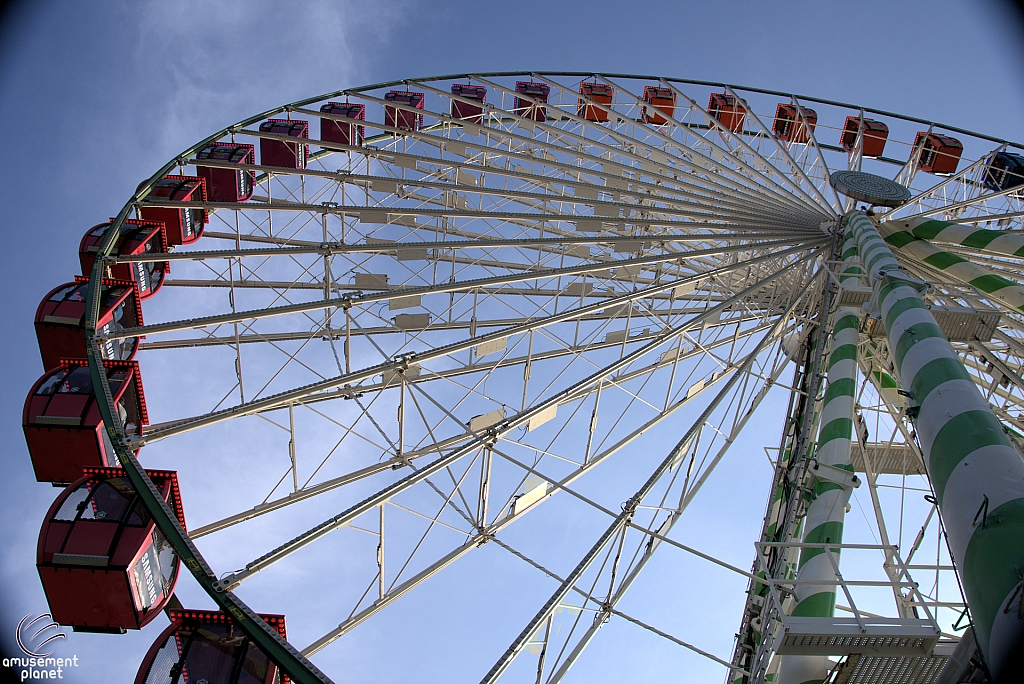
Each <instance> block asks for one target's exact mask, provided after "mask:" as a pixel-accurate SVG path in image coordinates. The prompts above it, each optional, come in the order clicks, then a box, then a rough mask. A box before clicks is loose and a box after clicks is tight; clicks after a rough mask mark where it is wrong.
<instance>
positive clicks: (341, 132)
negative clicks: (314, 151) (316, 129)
mask: <svg viewBox="0 0 1024 684" xmlns="http://www.w3.org/2000/svg"><path fill="white" fill-rule="evenodd" d="M320 111H321V112H323V113H324V114H331V115H333V116H344V117H346V118H349V119H357V120H359V121H366V105H362V104H348V103H347V102H328V103H327V104H325V105H323V106H322V107H320ZM320 139H321V140H325V141H327V142H333V143H338V144H340V145H356V146H359V145H362V144H363V127H362V126H361V125H359V124H355V123H351V122H347V121H335V120H333V119H327V118H324V117H320Z"/></svg>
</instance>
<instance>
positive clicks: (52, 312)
mask: <svg viewBox="0 0 1024 684" xmlns="http://www.w3.org/2000/svg"><path fill="white" fill-rule="evenodd" d="M101 285H102V289H101V294H100V315H99V319H98V321H97V323H98V327H97V331H98V334H100V335H104V334H109V333H111V332H115V331H118V330H122V329H124V328H134V327H136V326H139V325H142V305H141V304H140V303H139V289H138V285H137V284H136V283H135V282H134V281H130V280H104V281H102V284H101ZM88 287H89V280H88V278H83V277H81V276H79V277H76V278H75V282H73V283H65V284H63V285H61V286H60V287H56V288H54V289H53V290H51V291H50V293H49V294H47V295H46V296H45V297H43V301H41V302H40V303H39V307H38V308H37V309H36V321H35V326H36V339H37V340H38V341H39V355H40V356H42V357H43V368H45V369H50V368H56V367H57V366H58V365H60V360H61V359H64V358H70V359H75V358H82V357H84V356H85V355H86V351H85V313H86V311H85V292H86V289H87V288H88ZM138 347H139V339H138V338H137V337H129V338H124V339H117V340H107V341H105V342H103V343H102V344H100V353H101V354H102V355H103V358H105V359H110V360H112V361H127V360H128V359H131V358H132V357H134V356H135V351H136V350H137V349H138Z"/></svg>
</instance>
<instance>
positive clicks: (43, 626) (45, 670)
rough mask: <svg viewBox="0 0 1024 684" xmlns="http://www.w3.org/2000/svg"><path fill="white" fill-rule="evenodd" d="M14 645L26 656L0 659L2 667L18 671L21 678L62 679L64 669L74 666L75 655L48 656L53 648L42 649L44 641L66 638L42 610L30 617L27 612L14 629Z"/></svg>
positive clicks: (76, 661) (76, 658) (48, 642)
mask: <svg viewBox="0 0 1024 684" xmlns="http://www.w3.org/2000/svg"><path fill="white" fill-rule="evenodd" d="M15 639H16V640H17V641H18V648H20V649H21V650H22V652H23V653H24V654H25V655H26V656H27V657H25V658H20V657H19V658H4V659H3V666H4V667H9V668H12V669H18V670H20V671H21V681H23V682H24V681H28V680H38V679H64V670H65V669H66V668H69V667H78V656H77V655H75V656H72V657H70V658H52V657H50V654H51V653H53V651H47V650H44V649H45V648H46V647H47V645H48V644H50V642H52V641H56V640H58V639H67V635H66V634H64V633H63V632H61V631H60V626H59V625H58V624H57V623H56V622H54V621H53V616H51V615H50V614H49V613H43V614H42V615H38V616H36V617H32V614H31V613H29V614H28V615H26V616H25V617H23V618H22V619H21V622H19V623H18V629H17V631H16V632H15Z"/></svg>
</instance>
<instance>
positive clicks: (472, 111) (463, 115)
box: [452, 83, 487, 123]
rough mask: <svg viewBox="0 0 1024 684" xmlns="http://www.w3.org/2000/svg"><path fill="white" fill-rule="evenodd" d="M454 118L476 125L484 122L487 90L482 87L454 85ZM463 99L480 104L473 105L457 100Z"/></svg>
mask: <svg viewBox="0 0 1024 684" xmlns="http://www.w3.org/2000/svg"><path fill="white" fill-rule="evenodd" d="M452 96H453V97H452V118H455V119H466V120H468V121H473V122H475V123H480V122H481V121H483V120H484V102H486V101H487V88H485V87H484V86H482V85H466V84H463V83H453V84H452ZM456 97H461V98H464V99H466V100H472V101H473V102H479V103H480V104H471V103H469V102H461V101H459V100H456V99H455V98H456Z"/></svg>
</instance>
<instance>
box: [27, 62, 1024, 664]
mask: <svg viewBox="0 0 1024 684" xmlns="http://www.w3.org/2000/svg"><path fill="white" fill-rule="evenodd" d="M1022 204H1024V147H1022V146H1021V145H1020V144H1018V143H1013V142H1008V141H1003V140H998V139H995V138H992V137H989V136H985V135H982V134H979V133H973V132H970V131H966V130H963V129H958V128H955V127H951V126H946V125H942V124H938V123H933V122H929V121H924V120H920V119H915V118H912V117H906V116H899V115H896V114H892V113H888V112H882V111H877V110H872V109H870V108H867V107H859V106H854V105H849V104H844V103H838V102H831V101H826V100H821V99H815V98H809V97H803V96H794V95H790V94H784V93H779V92H773V91H768V90H763V89H755V88H746V87H739V86H730V85H725V84H718V83H707V82H696V81H688V80H683V79H673V78H662V77H655V76H638V75H608V74H582V73H522V74H516V73H497V74H469V75H458V76H444V77H438V78H424V79H415V80H407V81H400V82H394V83H386V84H379V85H374V86H367V87H363V88H353V89H348V90H344V91H339V92H336V93H331V94H328V95H323V96H318V97H315V98H311V99H308V100H303V101H300V102H297V103H294V104H290V105H286V106H283V107H280V108H277V109H274V110H271V111H269V112H266V113H263V114H261V115H259V116H255V117H253V118H251V119H247V120H245V121H242V122H240V123H238V124H236V125H234V126H231V127H229V128H227V129H225V130H223V131H219V132H218V133H216V134H215V135H212V136H210V137H209V138H207V139H205V140H203V141H201V142H199V143H198V144H196V145H195V146H193V147H191V148H189V149H188V150H186V151H184V152H183V153H182V154H181V155H179V156H178V157H176V158H175V159H172V160H170V161H169V162H168V163H167V164H166V165H165V166H164V167H163V168H161V169H160V170H159V171H158V172H157V173H156V174H154V175H153V176H152V177H151V178H150V179H148V180H146V181H144V182H143V183H142V184H141V185H140V186H139V189H138V191H137V192H136V194H135V195H134V196H133V197H132V198H130V199H129V201H128V202H127V204H125V206H124V207H123V208H122V209H121V210H120V212H119V213H118V214H117V216H116V217H115V218H113V219H111V220H110V221H108V222H106V223H102V224H100V225H98V226H96V227H94V228H90V229H89V230H88V231H87V232H86V234H85V237H84V238H83V240H82V243H81V245H80V246H79V249H80V254H81V257H82V274H81V275H80V276H78V277H77V278H74V277H69V282H68V283H67V284H65V285H62V286H59V287H57V288H56V289H55V290H53V291H52V292H51V293H50V294H49V295H47V297H46V298H45V299H44V301H43V302H42V303H41V304H40V308H39V312H38V313H37V317H36V328H37V333H38V336H39V341H40V349H41V352H42V357H43V361H44V366H45V373H44V375H43V376H42V377H41V378H40V380H39V382H37V383H36V385H35V387H33V388H32V390H31V391H30V393H29V397H28V399H27V400H26V407H25V414H24V423H25V433H26V439H27V441H28V443H29V449H30V452H31V456H32V459H33V465H34V467H35V471H36V474H37V478H38V479H39V480H40V481H46V482H53V483H61V484H66V485H68V486H67V488H66V489H65V490H64V491H63V493H62V494H60V495H59V496H58V498H57V500H56V501H55V502H54V505H53V507H52V508H51V509H50V512H49V513H48V515H47V520H46V521H45V522H44V525H43V530H42V532H41V533H40V543H39V558H38V561H39V572H40V576H41V578H42V581H43V586H44V589H45V591H46V594H47V598H48V601H49V602H50V608H51V612H52V613H53V615H54V619H55V620H56V621H57V622H60V623H61V624H67V625H71V626H74V627H75V629H80V630H84V631H107V632H123V631H124V630H125V629H137V628H142V627H144V626H145V625H146V624H147V623H149V622H150V621H152V620H154V619H155V618H156V617H157V616H158V615H160V614H161V612H163V611H166V612H167V614H168V615H169V616H170V618H171V625H170V626H169V627H167V628H166V630H165V631H164V633H163V634H161V635H160V637H159V638H157V640H156V643H154V645H153V647H152V649H151V650H150V652H149V653H148V654H139V657H140V660H141V661H143V662H142V669H141V671H140V674H139V679H138V680H137V681H139V682H145V683H146V684H150V683H154V684H155V683H157V682H160V683H165V682H179V681H180V682H194V681H202V680H204V679H205V680H206V681H209V682H211V683H212V682H214V681H217V682H220V681H223V682H232V683H233V682H243V681H246V682H247V681H253V682H256V681H259V682H273V681H281V680H282V678H284V677H288V678H290V679H291V680H293V681H298V682H304V683H305V682H317V681H330V680H331V678H333V679H334V681H339V680H341V679H348V678H353V677H351V676H350V675H351V673H353V672H357V673H358V672H370V671H372V670H375V669H376V670H378V671H385V672H389V673H390V672H392V671H394V672H397V671H398V670H391V669H389V668H399V667H401V664H399V663H397V662H395V661H396V660H398V658H397V656H396V654H397V652H398V651H397V650H396V648H398V647H399V645H400V651H401V653H402V660H403V662H405V663H406V665H407V666H408V667H413V668H415V667H421V668H422V667H427V666H426V665H424V663H427V662H431V661H434V662H440V663H441V664H440V665H437V666H436V667H437V668H439V669H437V671H438V672H446V673H448V676H447V677H446V678H447V679H454V678H458V679H462V678H466V677H468V678H470V679H472V678H473V677H476V679H477V680H479V681H482V682H495V681H498V680H499V679H500V680H503V681H506V680H507V681H530V682H537V683H538V684H539V683H541V682H550V683H552V684H553V683H554V682H559V681H563V680H569V681H571V677H572V676H573V675H571V674H570V673H571V672H572V673H577V672H579V671H580V669H581V668H585V667H586V661H587V659H588V657H590V658H596V662H597V663H598V665H597V666H596V667H599V668H610V669H604V671H606V672H612V671H617V670H615V669H614V668H616V667H632V668H635V667H636V664H637V661H640V660H642V659H643V658H644V657H645V656H644V655H643V654H646V653H649V652H650V651H649V650H647V649H649V648H655V649H668V650H667V651H665V652H666V653H671V655H668V656H666V658H669V659H676V660H671V662H673V663H679V664H682V665H683V666H685V667H693V668H701V667H707V668H710V669H709V670H694V671H701V672H704V671H709V672H712V673H714V672H716V671H717V672H718V673H719V674H720V676H721V677H723V678H724V679H725V680H726V681H729V682H764V681H776V682H798V683H800V682H807V681H822V680H827V681H832V682H877V681H886V682H933V681H939V677H940V676H942V677H958V676H959V677H965V678H966V677H967V676H974V674H975V673H982V674H981V675H979V676H986V677H989V678H990V679H991V681H1003V680H1005V681H1010V679H1009V677H1011V676H1012V675H1011V674H1010V673H1012V672H1013V671H1014V668H1016V667H1020V665H1021V664H1020V662H1019V658H1020V655H1019V654H1020V652H1021V649H1022V646H1021V645H1022V644H1024V641H1022V635H1024V608H1022V607H1024V575H1021V574H1020V573H1021V570H1020V568H1022V567H1024V544H1022V543H1021V541H1020V539H1021V530H1022V529H1024V508H1022V507H1024V461H1022V458H1021V451H1020V450H1021V449H1022V447H1021V444H1022V443H1024V379H1022V378H1024V314H1022V309H1024V288H1022V287H1021V285H1020V284H1019V281H1020V277H1021V276H1020V256H1021V255H1022V254H1024V232H1022V228H1024V225H1022V219H1024V207H1022ZM85 228H86V226H83V229H85ZM72 275H73V274H72ZM764 416H769V419H770V420H771V421H772V422H767V421H766V420H765V418H764ZM772 416H774V418H773V417H772ZM83 468H84V470H83ZM750 492H757V494H756V495H754V496H755V497H756V500H754V499H752V498H751V496H752V495H751V493H750ZM737 517H740V518H743V520H745V522H746V523H749V524H747V527H745V528H743V529H744V534H746V533H750V534H752V536H750V537H748V538H743V539H740V540H738V541H736V544H737V545H738V547H739V548H742V549H743V551H742V553H743V554H745V555H744V558H745V560H743V561H740V562H737V561H736V560H733V559H730V558H728V557H727V556H729V553H723V552H721V550H722V549H724V548H725V547H724V546H723V543H724V542H723V539H722V537H724V536H728V535H729V534H731V532H729V531H727V530H733V529H735V528H734V526H733V521H732V519H734V518H737ZM730 541H731V540H730ZM185 572H187V573H189V574H191V576H192V577H194V578H195V580H196V581H197V582H198V584H199V585H200V586H201V587H202V589H203V590H205V592H206V593H207V594H208V595H209V597H210V599H212V601H213V602H214V603H215V604H216V610H212V611H211V610H205V609H204V610H198V609H196V610H191V609H188V608H187V607H185V606H182V605H181V604H180V603H179V602H178V601H177V599H175V598H174V589H175V586H176V582H178V581H179V580H181V582H182V583H184V582H185V581H186V580H185V579H181V578H179V575H180V574H183V573H185ZM638 594H640V595H642V596H643V600H642V601H633V600H631V598H630V597H631V596H636V595H638ZM725 606H728V607H730V609H731V610H735V615H734V616H733V618H731V619H732V622H731V623H730V624H729V626H728V627H726V628H725V629H724V630H720V632H721V633H716V631H715V629H713V625H715V624H718V623H719V622H720V620H718V619H715V620H712V619H711V617H712V616H713V614H715V613H716V611H718V610H721V609H722V608H723V607H725ZM666 608H668V610H666ZM257 611H259V612H257ZM286 623H287V629H286ZM410 624H412V625H415V626H416V631H415V633H414V634H410V633H409V632H408V630H406V631H402V630H403V629H406V627H407V626H408V625H410ZM375 625H377V627H375ZM374 630H376V631H374ZM388 635H392V636H391V637H390V638H389V636H388ZM111 638H116V637H111ZM641 639H642V640H648V641H644V642H643V644H644V645H643V646H642V647H641V646H634V645H633V643H634V640H641ZM652 641H653V642H656V645H655V646H651V645H650V644H651V643H652ZM346 643H350V644H356V645H355V646H352V647H348V648H346V646H345V645H346ZM499 644H500V645H499ZM332 651H333V652H334V653H335V655H334V656H332ZM660 652H661V651H659V653H660ZM338 654H340V655H338ZM439 654H440V655H439ZM143 656H144V657H143ZM614 658H618V659H619V660H621V661H622V662H623V663H625V665H616V664H612V662H611V661H612V660H613V659H614ZM1015 659H1016V660H1015ZM314 663H319V664H320V666H319V667H318V665H314ZM673 667H676V665H673ZM204 668H205V669H204ZM957 668H959V669H957ZM207 671H208V672H209V673H210V674H208V675H205V674H204V673H206V672H207ZM632 671H634V672H635V671H636V670H635V669H634V670H632ZM346 672H348V673H349V674H346ZM410 673H411V674H413V675H415V673H416V670H415V669H412V670H407V671H405V674H406V675H408V674H410ZM218 677H219V679H218ZM948 681H957V682H959V681H963V679H949V680H948Z"/></svg>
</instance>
